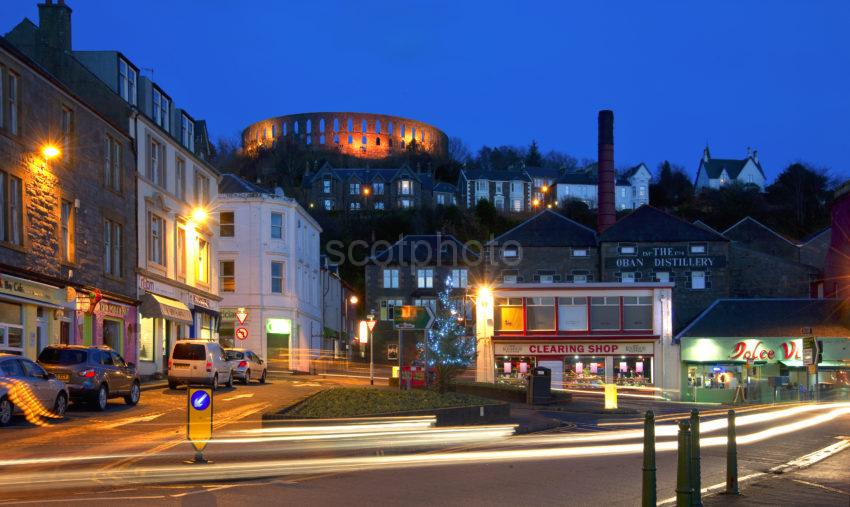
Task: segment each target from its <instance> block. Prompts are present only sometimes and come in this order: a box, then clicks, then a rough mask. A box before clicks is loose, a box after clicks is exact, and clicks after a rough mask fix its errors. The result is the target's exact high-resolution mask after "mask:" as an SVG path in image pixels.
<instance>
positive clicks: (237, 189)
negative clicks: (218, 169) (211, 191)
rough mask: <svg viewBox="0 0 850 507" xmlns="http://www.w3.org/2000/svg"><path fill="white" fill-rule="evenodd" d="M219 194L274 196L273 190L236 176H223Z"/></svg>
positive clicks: (219, 184)
mask: <svg viewBox="0 0 850 507" xmlns="http://www.w3.org/2000/svg"><path fill="white" fill-rule="evenodd" d="M218 193H219V194H273V193H274V192H272V191H271V190H269V189H267V188H263V187H261V186H259V185H256V184H254V183H251V182H250V181H248V180H246V179H244V178H240V177H239V176H237V175H235V174H229V173H228V174H222V175H221V181H219V183H218Z"/></svg>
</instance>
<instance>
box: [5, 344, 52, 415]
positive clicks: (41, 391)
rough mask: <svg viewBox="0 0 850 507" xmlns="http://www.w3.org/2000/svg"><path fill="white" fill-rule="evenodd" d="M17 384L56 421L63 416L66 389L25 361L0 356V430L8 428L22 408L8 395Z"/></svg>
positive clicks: (38, 367)
mask: <svg viewBox="0 0 850 507" xmlns="http://www.w3.org/2000/svg"><path fill="white" fill-rule="evenodd" d="M18 382H21V383H23V384H26V385H27V386H29V388H30V390H31V391H32V394H33V396H35V398H36V399H37V400H38V402H39V403H40V404H41V405H42V407H43V408H45V409H47V410H50V411H52V412H53V413H54V414H56V415H58V416H60V417H61V416H64V415H65V409H66V408H68V388H67V387H65V384H64V383H63V382H62V381H61V380H57V379H56V378H55V377H54V376H53V375H52V374H50V373H48V372H46V371H45V370H44V368H42V367H41V366H39V365H37V364H35V363H34V362H32V361H30V360H29V359H27V358H25V357H21V356H15V355H12V354H3V353H0V426H6V425H8V424H9V423H10V422H11V421H12V416H13V415H14V414H20V413H23V409H24V408H25V407H19V406H16V405H15V403H14V400H15V399H17V398H16V396H15V395H14V393H12V392H11V390H12V389H15V387H14V384H15V383H18Z"/></svg>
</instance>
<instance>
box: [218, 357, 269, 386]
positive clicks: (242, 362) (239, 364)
mask: <svg viewBox="0 0 850 507" xmlns="http://www.w3.org/2000/svg"><path fill="white" fill-rule="evenodd" d="M224 354H225V357H226V358H227V360H228V361H229V362H230V369H231V370H233V376H234V377H235V378H236V379H238V380H240V381H241V382H242V383H243V384H248V383H249V382H251V380H258V381H259V382H260V383H261V384H265V383H266V363H265V361H263V359H262V358H261V357H260V356H258V355H257V354H255V353H254V352H252V351H250V350H246V349H224Z"/></svg>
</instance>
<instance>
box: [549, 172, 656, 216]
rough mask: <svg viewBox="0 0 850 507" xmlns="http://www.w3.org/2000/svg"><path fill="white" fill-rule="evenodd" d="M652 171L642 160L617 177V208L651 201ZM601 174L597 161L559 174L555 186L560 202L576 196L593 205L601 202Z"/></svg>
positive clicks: (579, 199) (635, 205)
mask: <svg viewBox="0 0 850 507" xmlns="http://www.w3.org/2000/svg"><path fill="white" fill-rule="evenodd" d="M651 180H652V173H650V172H649V169H648V168H647V167H646V165H645V164H643V163H640V164H638V165H636V166H635V167H632V168H631V169H629V170H628V171H626V172H625V173H623V174H621V175H619V176H617V178H616V180H615V193H614V203H615V206H616V209H617V210H621V211H622V210H630V209H637V208H639V207H641V206H643V205H645V204H649V183H650V181H651ZM597 181H598V174H597V166H596V164H593V165H590V166H588V167H586V168H584V169H580V170H577V171H573V172H568V173H566V174H564V175H562V176H561V177H560V178H558V180H557V182H556V187H555V195H556V202H557V203H563V202H564V201H567V200H570V199H573V200H578V201H581V202H583V203H585V204H586V205H587V206H588V207H589V208H590V209H596V208H597V206H598V201H597V197H598V187H597Z"/></svg>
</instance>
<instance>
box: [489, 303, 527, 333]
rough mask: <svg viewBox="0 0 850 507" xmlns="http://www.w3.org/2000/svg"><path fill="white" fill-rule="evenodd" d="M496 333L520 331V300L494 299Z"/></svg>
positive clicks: (522, 326)
mask: <svg viewBox="0 0 850 507" xmlns="http://www.w3.org/2000/svg"><path fill="white" fill-rule="evenodd" d="M495 317H496V322H495V324H496V326H495V327H496V331H522V330H523V328H524V324H525V322H524V320H523V315H522V298H498V299H496V315H495Z"/></svg>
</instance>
